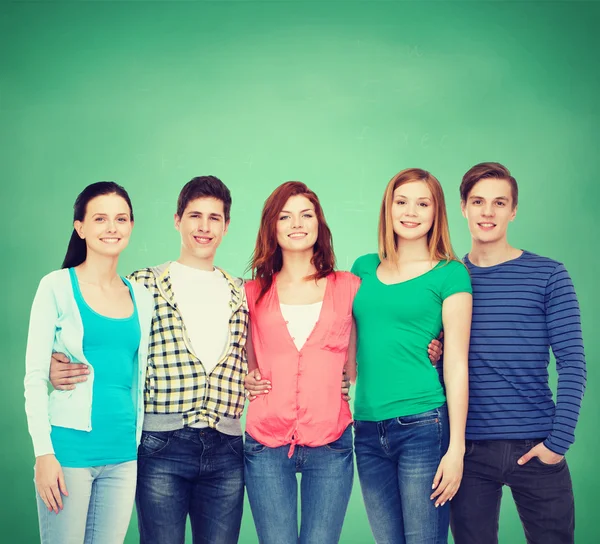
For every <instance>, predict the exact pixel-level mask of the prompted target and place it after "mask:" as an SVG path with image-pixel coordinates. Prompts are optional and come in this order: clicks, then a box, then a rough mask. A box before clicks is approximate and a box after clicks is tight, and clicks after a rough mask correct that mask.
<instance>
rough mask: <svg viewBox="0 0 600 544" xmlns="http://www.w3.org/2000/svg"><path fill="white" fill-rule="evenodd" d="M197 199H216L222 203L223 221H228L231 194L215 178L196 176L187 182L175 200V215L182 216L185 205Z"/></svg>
mask: <svg viewBox="0 0 600 544" xmlns="http://www.w3.org/2000/svg"><path fill="white" fill-rule="evenodd" d="M197 198H216V199H217V200H220V201H221V202H223V212H224V213H225V221H226V222H227V221H229V212H230V210H231V193H230V192H229V189H228V188H227V186H226V185H225V184H224V183H223V182H222V181H221V180H220V179H219V178H217V177H215V176H197V177H195V178H192V179H191V180H190V181H188V182H187V183H186V184H185V186H184V187H183V189H181V192H180V193H179V198H178V199H177V215H178V216H179V217H182V216H183V212H185V209H186V208H187V205H188V204H189V203H190V202H191V201H192V200H196V199H197Z"/></svg>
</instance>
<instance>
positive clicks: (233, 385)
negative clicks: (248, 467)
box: [129, 263, 248, 428]
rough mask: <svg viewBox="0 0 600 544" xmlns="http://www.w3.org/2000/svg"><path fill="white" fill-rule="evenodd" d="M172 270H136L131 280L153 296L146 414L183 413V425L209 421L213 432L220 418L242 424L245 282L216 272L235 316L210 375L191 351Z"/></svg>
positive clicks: (245, 310)
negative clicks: (227, 290)
mask: <svg viewBox="0 0 600 544" xmlns="http://www.w3.org/2000/svg"><path fill="white" fill-rule="evenodd" d="M169 265H170V263H165V264H163V265H161V266H158V267H153V268H144V269H142V270H136V271H135V272H133V273H132V274H130V276H129V278H130V279H131V280H134V281H136V282H139V283H141V284H142V285H144V286H145V287H146V288H147V289H148V290H149V291H150V293H152V295H153V297H154V317H153V319H152V328H151V332H150V345H149V347H148V367H147V373H146V390H145V410H146V413H152V414H175V413H177V414H182V417H183V424H184V425H193V424H195V423H198V422H205V423H207V424H208V426H209V427H212V428H215V427H216V425H217V423H218V422H219V420H220V418H222V417H227V418H232V419H239V418H240V416H241V415H242V411H243V409H244V401H245V397H244V377H245V375H246V372H247V360H246V335H247V326H248V308H247V304H246V298H245V294H244V287H243V280H241V279H239V278H233V277H232V276H230V275H229V274H227V272H225V271H224V270H221V269H218V270H219V271H220V272H221V273H222V274H223V276H225V278H226V279H227V282H228V283H229V287H230V289H231V301H230V302H229V304H230V307H231V312H232V313H231V318H230V319H229V337H228V345H227V346H226V349H225V352H224V354H223V355H222V357H221V359H220V361H219V362H218V364H217V366H216V367H215V368H214V370H213V371H212V372H211V373H210V374H209V375H207V374H206V372H205V370H204V366H203V365H202V363H201V362H200V360H199V359H198V357H197V356H196V355H195V354H194V351H193V349H192V348H191V342H190V340H189V337H188V334H187V331H186V329H185V324H184V322H183V319H182V317H181V313H180V312H179V309H178V308H177V303H176V302H175V299H174V296H173V290H172V286H171V278H170V274H169Z"/></svg>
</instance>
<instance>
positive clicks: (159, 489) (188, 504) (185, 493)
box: [136, 427, 244, 544]
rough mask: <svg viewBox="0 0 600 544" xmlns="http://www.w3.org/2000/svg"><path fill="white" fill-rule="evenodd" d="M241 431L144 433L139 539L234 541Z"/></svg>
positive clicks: (239, 505)
mask: <svg viewBox="0 0 600 544" xmlns="http://www.w3.org/2000/svg"><path fill="white" fill-rule="evenodd" d="M243 455H244V453H243V446H242V437H241V436H229V435H226V434H223V433H220V432H219V431H216V430H214V429H209V428H205V429H194V428H191V427H185V428H184V429H180V430H177V431H166V432H147V431H144V432H143V433H142V440H141V443H140V447H139V451H138V465H139V466H138V484H137V495H136V506H137V513H138V525H139V531H140V542H141V543H142V544H183V543H184V542H185V527H186V519H187V516H188V515H189V516H190V522H191V526H192V539H193V543H194V544H200V543H204V544H208V543H210V544H235V543H236V542H237V540H238V536H239V532H240V524H241V521H242V509H243V504H244V459H243Z"/></svg>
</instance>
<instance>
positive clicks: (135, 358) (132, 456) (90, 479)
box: [25, 182, 153, 544]
mask: <svg viewBox="0 0 600 544" xmlns="http://www.w3.org/2000/svg"><path fill="white" fill-rule="evenodd" d="M73 227H74V229H73V234H72V236H71V241H70V243H69V247H68V250H67V254H66V256H65V259H64V263H63V268H62V269H61V270H57V271H54V272H51V273H50V274H48V275H47V276H45V277H44V278H42V280H41V282H40V285H39V287H38V290H37V293H36V295H35V299H34V301H33V306H32V309H31V320H30V325H29V334H28V339H27V353H26V374H25V409H26V412H27V422H28V426H29V432H30V434H31V438H32V441H33V447H34V451H35V456H36V463H35V484H36V490H37V499H38V515H39V522H40V537H41V542H42V544H69V543H73V544H75V543H77V544H81V543H82V542H85V543H94V544H115V543H119V542H123V540H124V538H125V533H126V532H127V527H128V526H129V520H130V517H131V512H132V508H133V501H134V496H135V486H136V458H137V445H138V443H139V439H140V436H141V430H142V421H143V417H144V399H143V391H144V385H145V375H146V359H147V348H148V337H149V331H150V322H151V319H152V309H153V302H152V298H151V296H150V294H149V293H148V292H147V291H146V289H145V288H144V287H143V286H140V285H138V284H136V283H130V282H129V281H127V280H126V279H125V278H122V277H121V276H119V275H118V274H117V263H118V260H119V255H120V254H121V252H122V251H123V250H124V249H125V247H127V244H128V242H129V237H130V235H131V230H132V228H133V211H132V208H131V202H130V199H129V196H128V195H127V192H126V191H125V189H123V188H122V187H121V186H119V185H117V184H116V183H113V182H99V183H94V184H92V185H89V186H88V187H86V188H85V189H84V190H83V191H82V193H81V194H80V195H79V196H78V197H77V200H76V202H75V206H74V222H73ZM53 351H58V352H62V353H64V354H66V355H68V356H69V358H70V359H71V361H73V362H76V363H85V364H87V365H88V368H89V371H90V374H89V376H88V379H87V381H84V382H82V383H79V384H77V386H76V387H75V388H74V389H73V390H72V391H58V390H55V391H53V392H52V393H51V394H50V396H48V372H49V367H50V357H51V354H52V352H53Z"/></svg>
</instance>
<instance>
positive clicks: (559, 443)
mask: <svg viewBox="0 0 600 544" xmlns="http://www.w3.org/2000/svg"><path fill="white" fill-rule="evenodd" d="M585 385H586V369H585V361H584V359H583V353H582V354H581V357H577V358H575V359H572V360H571V361H569V364H564V363H563V364H562V365H561V368H560V370H559V374H558V388H557V395H556V410H555V413H554V422H553V425H552V432H551V433H550V435H549V436H548V438H546V440H545V441H544V445H545V446H546V447H547V448H548V449H549V450H551V451H553V452H554V453H558V454H559V455H564V454H565V453H566V452H567V450H568V449H569V447H570V446H571V444H573V442H575V426H576V425H577V420H578V418H579V411H580V408H581V401H582V399H583V393H584V390H585Z"/></svg>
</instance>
